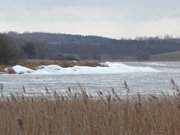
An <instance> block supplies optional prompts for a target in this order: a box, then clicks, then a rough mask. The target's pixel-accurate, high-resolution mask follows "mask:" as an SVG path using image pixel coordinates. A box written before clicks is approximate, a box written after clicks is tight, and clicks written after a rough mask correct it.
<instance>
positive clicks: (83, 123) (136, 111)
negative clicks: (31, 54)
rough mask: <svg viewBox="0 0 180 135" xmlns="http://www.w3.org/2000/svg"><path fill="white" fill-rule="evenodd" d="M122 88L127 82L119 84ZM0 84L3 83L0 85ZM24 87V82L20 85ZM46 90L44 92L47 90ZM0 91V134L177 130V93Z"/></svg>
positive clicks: (167, 134) (169, 133)
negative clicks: (40, 93) (122, 94)
mask: <svg viewBox="0 0 180 135" xmlns="http://www.w3.org/2000/svg"><path fill="white" fill-rule="evenodd" d="M125 86H126V87H127V88H128V86H127V84H126V85H125ZM1 89H3V88H1ZM24 92H26V91H25V88H24ZM47 92H49V91H48V90H47ZM98 95H99V97H96V98H93V97H90V96H88V94H87V93H86V92H85V91H84V90H81V93H79V94H73V93H72V91H71V89H69V90H68V92H67V94H66V96H61V95H58V94H57V93H56V92H55V93H54V95H53V96H52V97H53V98H52V97H51V98H50V97H43V96H41V97H38V98H37V97H24V96H20V97H18V96H14V95H13V94H11V97H1V101H0V134H1V135H179V134H180V97H179V96H178V95H174V96H173V97H172V96H165V95H164V96H161V97H156V96H146V97H142V96H141V95H140V94H138V95H137V96H134V97H130V96H129V95H128V94H127V97H126V98H122V97H120V96H118V94H117V93H116V91H115V90H112V94H111V95H108V96H104V95H103V92H101V91H99V94H98Z"/></svg>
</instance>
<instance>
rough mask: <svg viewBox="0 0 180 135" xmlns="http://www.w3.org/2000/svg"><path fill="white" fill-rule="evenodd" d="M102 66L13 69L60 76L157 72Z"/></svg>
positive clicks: (145, 69) (20, 71) (110, 63)
mask: <svg viewBox="0 0 180 135" xmlns="http://www.w3.org/2000/svg"><path fill="white" fill-rule="evenodd" d="M101 65H102V66H97V67H88V66H74V67H68V68H63V67H61V66H58V65H47V66H44V65H43V66H39V67H37V69H36V70H32V69H29V68H26V67H23V66H20V65H17V66H14V67H13V69H14V70H15V72H16V73H17V74H55V75H56V74H57V75H59V74H62V75H66V74H69V75H73V74H75V75H79V74H119V73H133V72H158V70H156V69H154V68H152V67H146V66H145V67H142V66H141V67H140V66H129V65H126V64H123V63H118V62H116V63H115V62H104V63H101Z"/></svg>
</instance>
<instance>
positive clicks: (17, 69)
mask: <svg viewBox="0 0 180 135" xmlns="http://www.w3.org/2000/svg"><path fill="white" fill-rule="evenodd" d="M12 69H13V70H14V71H15V72H16V74H25V73H32V72H33V71H34V70H32V69H30V68H27V67H24V66H21V65H16V66H13V67H12Z"/></svg>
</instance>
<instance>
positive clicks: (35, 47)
mask: <svg viewBox="0 0 180 135" xmlns="http://www.w3.org/2000/svg"><path fill="white" fill-rule="evenodd" d="M6 35H7V36H9V37H10V38H12V39H13V41H14V44H15V46H16V48H18V50H19V51H18V54H19V55H20V57H21V58H31V59H121V60H149V59H153V58H156V57H155V56H156V55H158V54H162V53H171V52H175V51H180V39H179V38H165V39H160V38H157V37H156V38H144V39H143V38H141V39H119V40H117V39H111V38H106V37H98V36H82V35H71V34H53V33H41V32H35V33H21V34H20V33H15V32H9V33H7V34H6ZM163 56H164V57H163ZM163 56H162V57H163V59H166V55H163ZM177 59H178V60H179V58H177Z"/></svg>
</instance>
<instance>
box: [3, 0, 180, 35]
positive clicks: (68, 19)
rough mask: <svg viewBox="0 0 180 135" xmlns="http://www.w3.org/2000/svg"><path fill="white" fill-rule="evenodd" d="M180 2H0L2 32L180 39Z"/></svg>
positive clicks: (92, 0)
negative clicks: (172, 37)
mask: <svg viewBox="0 0 180 135" xmlns="http://www.w3.org/2000/svg"><path fill="white" fill-rule="evenodd" d="M179 5H180V0H0V32H7V31H17V32H51V33H70V34H82V35H98V36H106V37H112V38H133V37H144V36H164V35H172V36H175V37H180V26H179V25H180V8H179Z"/></svg>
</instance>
